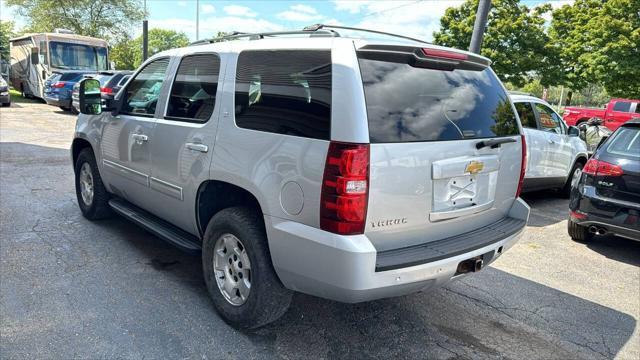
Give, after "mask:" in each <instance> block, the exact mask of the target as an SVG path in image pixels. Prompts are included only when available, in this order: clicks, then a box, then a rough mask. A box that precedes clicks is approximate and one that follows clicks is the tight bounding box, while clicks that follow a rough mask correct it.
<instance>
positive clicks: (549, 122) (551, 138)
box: [534, 102, 573, 182]
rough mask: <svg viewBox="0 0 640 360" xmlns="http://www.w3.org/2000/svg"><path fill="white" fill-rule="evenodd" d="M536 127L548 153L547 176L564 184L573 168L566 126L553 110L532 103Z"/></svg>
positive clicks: (543, 105) (540, 104)
mask: <svg viewBox="0 0 640 360" xmlns="http://www.w3.org/2000/svg"><path fill="white" fill-rule="evenodd" d="M534 108H535V110H536V117H537V120H538V127H539V129H540V130H542V133H544V136H545V139H546V142H547V143H546V149H547V151H548V152H549V157H548V160H549V161H548V162H547V163H546V166H547V171H548V173H547V176H548V177H550V178H553V179H554V180H557V181H558V182H564V179H566V177H567V176H568V175H569V172H570V171H571V166H573V151H572V147H571V143H570V142H569V139H567V129H566V125H565V124H564V122H563V121H562V118H561V117H560V115H558V114H556V112H555V111H553V109H551V108H550V107H549V106H547V105H545V104H542V103H538V102H536V103H534Z"/></svg>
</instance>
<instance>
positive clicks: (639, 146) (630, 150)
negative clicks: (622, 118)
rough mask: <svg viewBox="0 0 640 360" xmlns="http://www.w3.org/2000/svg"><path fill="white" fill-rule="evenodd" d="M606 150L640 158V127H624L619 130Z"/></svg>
mask: <svg viewBox="0 0 640 360" xmlns="http://www.w3.org/2000/svg"><path fill="white" fill-rule="evenodd" d="M606 151H607V152H608V153H609V154H615V155H622V156H629V157H632V158H636V159H638V158H640V128H639V127H623V128H621V129H620V130H618V133H617V134H616V135H615V136H614V138H613V139H611V142H610V143H609V145H608V146H607V150H606Z"/></svg>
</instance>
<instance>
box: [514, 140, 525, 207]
mask: <svg viewBox="0 0 640 360" xmlns="http://www.w3.org/2000/svg"><path fill="white" fill-rule="evenodd" d="M520 138H521V139H522V141H521V145H522V162H521V163H520V180H518V190H516V198H517V197H519V196H520V193H521V192H522V184H523V183H524V173H525V172H526V171H527V141H526V140H525V138H524V135H520Z"/></svg>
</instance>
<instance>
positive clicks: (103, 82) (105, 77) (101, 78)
mask: <svg viewBox="0 0 640 360" xmlns="http://www.w3.org/2000/svg"><path fill="white" fill-rule="evenodd" d="M111 77H113V75H98V76H95V77H94V79H96V80H98V81H99V82H100V86H101V87H104V86H105V85H106V84H107V82H109V80H110V79H111Z"/></svg>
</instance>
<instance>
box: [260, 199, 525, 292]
mask: <svg viewBox="0 0 640 360" xmlns="http://www.w3.org/2000/svg"><path fill="white" fill-rule="evenodd" d="M528 217H529V207H528V206H527V204H526V203H525V202H524V201H523V200H521V199H518V200H517V201H516V202H514V204H513V206H512V208H511V211H510V213H509V214H508V218H512V219H516V220H519V223H520V224H521V225H520V226H519V229H516V230H515V231H510V232H509V233H500V231H488V232H487V231H486V232H484V234H485V235H484V236H485V237H484V238H482V239H476V240H477V241H469V242H468V244H467V247H465V246H463V245H462V244H463V242H458V243H457V246H454V249H453V251H451V252H449V253H446V255H444V256H436V257H430V256H431V255H429V253H430V252H429V251H427V252H426V253H423V254H422V255H421V254H419V253H418V254H417V255H416V252H414V251H411V250H416V251H418V252H419V251H420V249H410V248H405V249H402V251H409V253H411V255H408V256H406V260H407V261H406V262H405V263H403V262H402V258H398V257H397V256H395V259H394V260H393V261H392V263H393V266H391V267H381V266H379V265H380V264H381V263H382V262H383V261H382V259H383V258H384V257H385V256H384V253H379V252H377V251H376V249H375V247H374V246H373V244H372V243H371V242H370V241H369V239H367V237H366V236H365V235H354V236H341V235H336V234H332V233H328V232H326V231H323V230H320V229H317V228H314V227H310V226H306V225H302V224H299V223H296V222H292V221H287V220H283V219H279V218H274V217H270V216H265V223H266V225H267V234H268V238H269V248H270V251H271V258H272V260H273V265H274V268H275V270H276V272H277V274H278V276H279V277H280V280H281V281H282V282H283V284H284V285H285V286H286V287H287V288H289V289H292V290H296V291H300V292H303V293H307V294H310V295H315V296H319V297H323V298H328V299H332V300H337V301H342V302H349V303H355V302H362V301H368V300H374V299H380V298H386V297H393V296H400V295H405V294H409V293H413V292H417V291H423V290H428V289H430V288H433V287H436V286H440V285H443V284H445V283H446V282H448V281H449V280H450V279H451V278H453V277H454V276H456V270H457V268H458V264H459V263H460V262H461V261H464V260H468V259H471V258H474V257H477V256H483V260H484V263H485V265H486V264H488V263H490V262H492V261H493V260H495V259H496V258H497V257H498V256H499V255H501V254H502V253H504V252H505V251H506V250H507V249H509V248H510V247H511V246H513V244H515V243H516V242H517V241H518V239H519V238H520V236H521V235H522V232H523V231H524V226H525V224H526V221H527V219H528ZM454 238H455V237H452V238H449V239H447V240H451V239H454ZM438 242H441V241H436V242H432V243H431V244H436V243H438ZM425 247H426V246H421V248H422V250H424V248H425ZM416 248H418V247H416ZM499 249H500V250H501V251H500V253H499V252H498V250H499ZM439 250H442V249H439ZM386 253H387V255H389V252H386ZM424 254H426V255H424ZM394 255H398V254H397V253H396V254H394ZM423 255H424V256H423ZM389 259H390V258H389V257H387V260H389ZM398 259H399V260H398ZM416 259H418V260H417V261H416ZM425 261H426V262H425ZM387 264H390V262H388V261H387Z"/></svg>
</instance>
